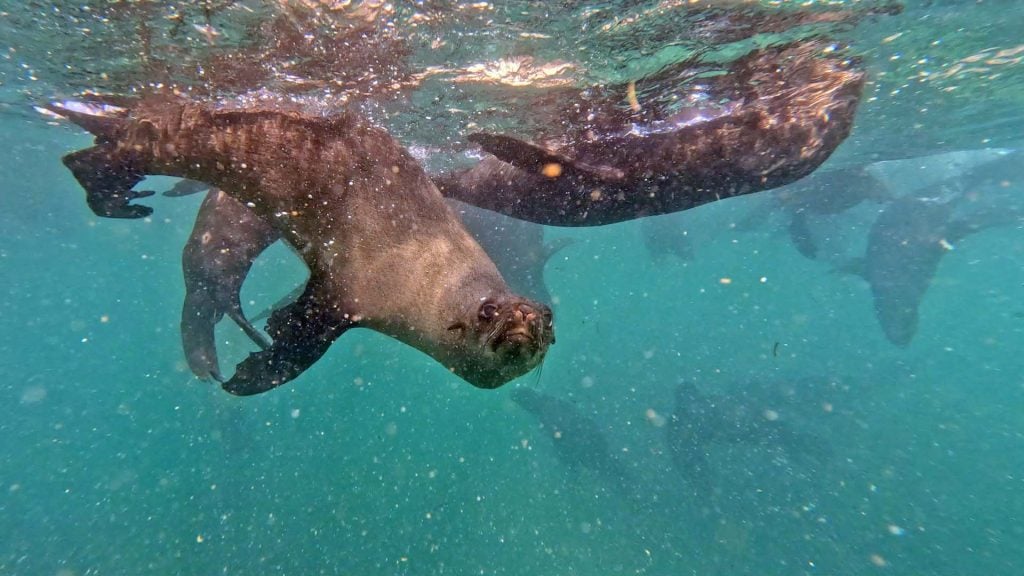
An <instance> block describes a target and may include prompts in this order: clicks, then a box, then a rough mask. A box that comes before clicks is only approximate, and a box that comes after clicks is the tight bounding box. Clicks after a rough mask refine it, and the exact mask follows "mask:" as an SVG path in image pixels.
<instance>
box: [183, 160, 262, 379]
mask: <svg viewBox="0 0 1024 576" xmlns="http://www.w3.org/2000/svg"><path fill="white" fill-rule="evenodd" d="M182 182H193V181H192V180H182ZM280 237H281V234H280V233H279V232H278V231H277V230H276V229H274V228H273V227H271V226H270V225H269V224H267V223H266V222H264V221H263V220H260V219H259V218H258V217H257V216H256V214H255V213H254V212H253V211H252V210H250V209H249V208H247V207H246V206H245V205H244V204H242V203H241V202H239V201H238V200H235V199H234V198H232V197H231V196H229V195H228V194H227V193H225V192H223V191H221V190H217V189H216V188H212V189H210V191H209V192H207V194H206V198H205V199H203V203H202V204H201V205H200V206H199V213H198V215H197V216H196V223H195V225H194V226H193V228H192V234H191V235H190V236H189V238H188V241H187V242H186V243H185V249H184V250H183V251H182V256H181V264H182V271H183V273H184V275H185V302H184V304H183V305H182V309H181V343H182V346H183V348H184V351H185V359H186V361H187V362H188V366H189V369H191V370H192V373H193V374H195V375H196V376H198V377H199V378H203V379H210V378H212V379H214V380H217V381H221V382H222V381H223V380H224V379H223V377H222V376H221V374H220V367H219V363H218V361H217V345H216V342H215V340H214V328H215V327H216V325H217V323H218V322H220V320H221V318H223V317H224V316H225V315H227V316H228V317H229V318H231V319H232V320H234V321H235V324H238V327H239V328H241V329H242V331H244V332H245V333H246V335H248V336H249V338H250V339H252V341H253V342H255V343H256V344H257V345H258V346H260V348H263V349H267V348H269V347H270V342H269V341H268V340H267V337H266V336H264V335H263V334H262V333H261V332H260V331H259V330H257V329H256V328H255V327H254V326H253V325H252V324H251V323H250V321H249V320H248V319H247V318H246V317H245V314H244V313H243V312H242V304H241V301H240V297H239V293H240V291H241V289H242V283H243V282H245V277H246V276H247V275H248V274H249V269H250V268H252V264H253V262H254V261H255V260H256V257H257V256H259V255H260V254H261V253H263V251H264V250H266V249H267V248H268V247H269V246H270V245H271V244H273V243H274V242H276V241H277V240H278V239H279V238H280Z"/></svg>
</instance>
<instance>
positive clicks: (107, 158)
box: [64, 145, 153, 218]
mask: <svg viewBox="0 0 1024 576" xmlns="http://www.w3.org/2000/svg"><path fill="white" fill-rule="evenodd" d="M64 165H65V166H67V167H68V170H71V173H72V174H74V176H75V179H76V180H78V183H79V184H81V185H82V188H84V189H85V201H86V203H88V204H89V208H90V209H91V210H92V211H93V213H94V214H96V215H97V216H103V217H106V218H145V217H146V216H149V215H150V214H152V213H153V209H152V208H150V207H149V206H139V205H136V204H131V201H132V200H135V199H137V198H145V197H147V196H152V195H153V192H150V191H145V192H139V191H135V190H132V188H133V187H134V186H135V185H136V184H138V183H139V182H141V181H142V179H143V178H145V175H144V174H143V173H142V172H141V171H140V170H138V169H136V168H135V167H134V166H132V164H131V162H130V160H126V159H124V158H121V157H120V155H118V154H115V153H114V149H113V147H112V146H110V145H99V146H93V147H92V148H86V149H85V150H79V151H78V152H72V153H71V154H68V155H67V156H65V157H64Z"/></svg>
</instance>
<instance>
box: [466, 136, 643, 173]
mask: <svg viewBox="0 0 1024 576" xmlns="http://www.w3.org/2000/svg"><path fill="white" fill-rule="evenodd" d="M469 141H470V142H473V143H475V144H478V145H479V146H480V147H481V148H483V149H484V150H485V151H486V152H489V153H491V154H494V156H495V157H497V158H498V159H499V160H501V161H503V162H508V163H509V164H511V165H513V166H515V167H516V168H519V169H521V170H526V171H527V172H534V173H540V174H543V175H545V176H547V177H548V178H551V179H555V178H559V177H561V176H573V175H575V176H582V177H585V178H594V179H597V180H603V181H606V182H617V181H619V180H622V179H623V178H625V174H624V173H623V172H622V170H619V169H618V168H613V167H611V166H603V165H601V166H595V165H592V164H587V163H585V162H579V161H577V160H574V159H573V158H570V157H569V156H566V155H565V154H562V153H560V152H555V151H554V150H550V149H548V148H545V147H543V146H538V145H536V144H531V143H530V142H526V141H525V140H520V139H518V138H513V137H512V136H504V135H501V134H485V133H483V132H476V133H474V134H470V135H469Z"/></svg>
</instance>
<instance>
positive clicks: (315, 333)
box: [47, 98, 554, 395]
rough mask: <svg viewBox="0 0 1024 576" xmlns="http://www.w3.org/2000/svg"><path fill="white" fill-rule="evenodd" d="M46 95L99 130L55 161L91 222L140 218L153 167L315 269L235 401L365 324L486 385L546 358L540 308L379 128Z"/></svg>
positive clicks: (281, 114)
mask: <svg viewBox="0 0 1024 576" xmlns="http://www.w3.org/2000/svg"><path fill="white" fill-rule="evenodd" d="M121 103H123V102H115V103H114V104H115V105H110V104H106V103H103V102H99V103H98V104H102V105H94V106H91V107H90V106H88V105H85V106H82V105H78V104H72V103H55V104H50V105H47V109H49V110H50V111H52V112H54V113H56V114H58V115H61V116H64V117H66V118H68V119H69V120H71V121H72V122H74V123H76V124H78V125H79V126H81V127H83V128H85V129H86V130H88V131H89V132H91V133H92V134H94V135H95V136H96V140H95V145H94V146H92V147H90V148H86V149H83V150H79V151H77V152H73V153H71V154H68V155H66V156H65V157H64V159H63V161H64V164H65V166H67V167H68V168H69V169H70V170H71V172H72V174H73V175H74V176H75V178H76V179H77V180H78V182H79V184H81V185H82V187H83V188H84V189H85V192H86V200H87V202H88V204H89V206H90V208H91V209H92V210H93V211H94V212H95V213H96V214H97V215H100V216H107V217H114V218H139V217H144V216H147V215H149V214H150V213H151V212H152V209H151V208H149V207H146V206H142V205H138V204H134V203H133V201H134V200H135V199H137V198H141V197H144V196H147V195H150V194H152V193H151V192H138V191H134V190H132V188H133V187H134V186H135V185H136V184H138V183H139V182H140V181H141V180H142V179H143V178H144V177H145V175H147V174H156V175H167V176H177V177H181V178H188V179H191V180H198V181H201V182H206V183H208V184H210V185H212V186H215V187H217V188H219V189H221V190H223V191H224V192H225V193H226V194H228V195H230V196H231V197H232V198H234V199H235V200H238V201H239V202H241V203H242V204H244V205H245V206H246V207H247V208H249V209H251V210H252V211H253V212H254V213H255V214H256V216H257V217H258V218H259V219H260V220H262V221H263V222H265V223H267V224H268V225H270V226H271V227H272V228H274V229H275V230H276V231H277V232H279V233H280V234H281V237H282V238H283V239H284V240H285V241H286V242H288V243H289V244H290V245H291V246H292V247H293V248H294V249H295V250H296V251H297V252H298V253H299V254H300V255H301V256H302V258H303V260H304V261H305V263H306V265H307V266H308V267H309V269H310V278H309V281H308V283H307V285H306V288H305V291H304V292H303V293H302V295H301V296H299V298H298V300H296V301H295V302H293V303H292V304H290V305H288V306H285V307H284V308H281V309H279V310H276V311H275V312H274V313H273V314H272V315H271V317H270V318H269V320H268V322H267V332H268V334H269V335H270V336H271V338H272V340H273V343H272V344H271V345H270V347H269V348H267V349H266V350H261V351H258V352H254V353H252V354H250V355H249V357H248V358H246V359H245V360H244V361H243V362H242V363H240V364H239V365H238V366H237V368H236V371H235V374H234V376H232V377H231V378H230V379H229V380H228V381H227V382H225V383H223V387H224V389H225V390H227V391H228V392H231V393H233V394H239V395H248V394H256V393H260V392H264V391H267V390H270V389H272V388H274V387H277V386H280V385H282V384H284V383H286V382H288V381H290V380H292V379H294V378H295V377H297V376H298V375H299V374H301V373H302V372H303V371H304V370H306V369H307V368H308V367H309V366H311V365H312V364H313V363H314V362H316V361H317V360H318V359H319V358H320V357H321V356H322V355H323V354H324V352H326V350H327V348H328V347H329V346H330V345H331V343H332V342H334V340H336V339H337V338H338V337H339V336H340V335H341V334H342V333H344V332H345V331H346V330H348V329H350V328H354V327H366V328H371V329H373V330H376V331H379V332H382V333H384V334H386V335H389V336H392V337H394V338H396V339H398V340H400V341H402V342H404V343H406V344H409V345H411V346H413V347H415V348H417V349H419V350H421V351H422V352H424V353H426V354H428V355H430V356H431V357H433V358H435V359H436V360H438V361H439V362H441V363H442V364H443V365H444V366H445V367H447V368H449V369H450V370H451V371H452V372H453V373H455V374H456V375H458V376H460V377H461V378H463V379H465V380H466V381H468V382H470V383H471V384H473V385H475V386H478V387H481V388H495V387H498V386H501V385H502V384H504V383H506V382H508V381H509V380H511V379H513V378H515V377H517V376H520V375H522V374H525V373H526V372H528V371H530V370H531V369H533V368H534V367H536V366H537V365H539V364H540V363H541V361H542V360H543V358H544V356H545V354H546V353H547V350H548V347H549V345H550V344H551V343H552V342H553V341H554V332H553V325H552V315H551V311H550V309H549V308H548V307H547V306H545V305H543V304H539V303H536V302H533V301H531V300H528V299H526V298H524V297H521V296H518V295H516V294H513V293H512V292H511V291H510V290H509V288H508V286H507V285H506V283H505V281H504V280H503V279H502V277H501V275H500V274H499V273H498V270H497V269H496V268H495V266H494V263H493V262H492V261H491V260H490V258H489V257H488V256H487V255H486V253H484V251H483V249H481V248H480V246H479V244H477V243H476V241H474V240H473V239H472V237H471V236H470V235H469V234H468V233H467V232H466V230H465V228H464V227H463V226H462V224H461V222H460V221H459V219H458V217H457V216H456V215H455V214H454V213H453V212H452V210H451V209H450V208H449V207H448V206H447V205H446V204H445V203H444V200H443V199H442V198H441V195H440V194H439V192H438V190H437V188H436V187H435V186H434V184H433V183H432V182H431V181H430V179H429V178H428V177H427V175H426V173H425V172H424V171H423V169H422V167H421V166H420V165H419V164H418V163H417V162H416V161H415V160H414V159H413V158H412V157H411V156H410V155H409V154H408V153H407V152H406V151H405V150H404V149H403V148H402V147H401V146H399V145H398V143H397V142H395V140H394V139H393V138H392V137H391V136H390V135H389V134H388V133H387V132H385V131H384V130H382V129H380V128H377V127H374V126H372V125H371V124H369V123H368V122H367V121H365V120H364V119H362V118H360V117H359V116H357V115H355V114H353V113H350V112H342V113H340V114H336V115H333V116H313V115H308V114H304V113H302V112H299V111H294V110H288V109H282V108H280V107H277V106H265V107H248V108H236V107H230V106H214V105H209V104H203V103H195V102H187V101H180V100H169V99H157V98H148V99H144V100H140V101H137V102H132V103H131V104H130V105H129V106H127V107H122V106H117V105H116V104H121Z"/></svg>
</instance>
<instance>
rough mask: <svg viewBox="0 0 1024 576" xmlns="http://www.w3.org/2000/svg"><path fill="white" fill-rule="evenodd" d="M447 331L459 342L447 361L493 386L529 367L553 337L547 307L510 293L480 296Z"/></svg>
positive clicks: (477, 381)
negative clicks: (455, 356)
mask: <svg viewBox="0 0 1024 576" xmlns="http://www.w3.org/2000/svg"><path fill="white" fill-rule="evenodd" d="M448 331H449V333H450V334H451V335H452V336H454V337H456V338H458V339H459V340H460V344H461V345H460V346H459V348H460V350H459V354H458V355H457V358H455V359H453V360H452V361H450V362H447V365H448V366H449V367H450V368H451V370H452V372H454V373H455V374H456V375H458V376H459V377H461V378H463V379H464V380H466V381H467V382H469V383H470V384H472V385H474V386H476V387H478V388H497V387H499V386H501V385H502V384H505V383H506V382H508V381H509V380H512V379H513V378H517V377H519V376H522V375H523V374H526V373H527V372H529V371H530V370H533V369H534V368H536V367H537V366H538V365H539V364H540V363H541V361H542V360H544V355H545V354H547V351H548V346H550V345H551V344H554V342H555V333H554V325H553V320H552V314H551V309H550V308H548V307H547V306H545V305H544V304H540V303H538V302H534V301H532V300H528V299H526V298H523V297H521V296H516V295H513V294H504V295H499V296H488V297H484V298H481V299H479V301H478V302H476V303H475V305H474V306H472V307H470V308H469V309H467V310H466V311H465V312H463V313H462V314H460V318H457V319H454V321H453V322H452V323H451V324H450V325H449V326H448Z"/></svg>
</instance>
